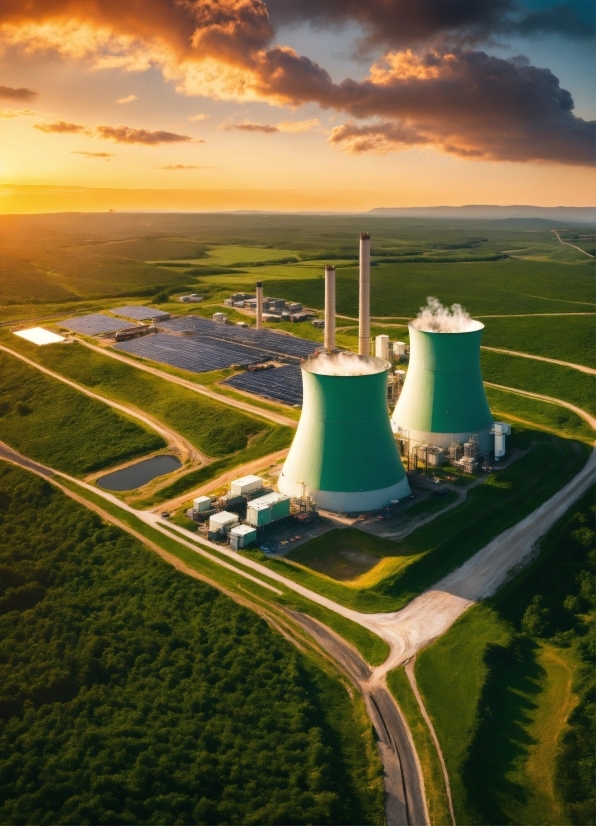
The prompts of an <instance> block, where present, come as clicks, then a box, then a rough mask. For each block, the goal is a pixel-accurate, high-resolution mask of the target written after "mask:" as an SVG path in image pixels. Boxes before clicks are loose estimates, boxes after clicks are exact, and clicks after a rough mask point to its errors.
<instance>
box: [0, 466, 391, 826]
mask: <svg viewBox="0 0 596 826" xmlns="http://www.w3.org/2000/svg"><path fill="white" fill-rule="evenodd" d="M0 640H1V642H0V822H2V823H15V824H21V823H22V824H29V823H36V824H37V823H40V824H50V823H77V824H79V823H84V824H90V823H92V824H95V823H97V824H116V823H123V822H125V823H156V824H161V823H164V824H165V823H176V824H177V823H180V824H183V823H184V824H186V823H197V824H203V823H205V824H206V823H230V824H261V823H262V824H273V823H297V824H300V823H304V824H307V823H334V824H335V823H338V824H341V823H346V824H347V823H354V822H358V823H382V822H383V791H382V781H381V779H380V775H379V772H378V769H377V768H375V765H378V764H375V761H374V760H373V761H372V764H373V769H371V768H370V756H371V755H370V749H367V747H366V744H367V742H370V731H366V729H365V727H364V725H363V723H362V717H361V715H359V714H358V711H357V709H356V710H355V707H354V706H353V705H352V703H351V701H350V698H349V696H348V693H347V691H346V690H345V688H344V687H343V685H341V683H340V682H339V681H338V680H336V679H335V678H332V677H331V676H330V675H329V674H328V673H326V672H325V671H323V670H321V669H320V668H318V667H316V666H315V664H314V663H313V662H312V661H311V660H310V659H308V658H307V657H306V656H304V655H303V654H302V653H300V652H299V651H297V650H296V649H295V648H294V647H293V646H292V645H290V644H289V643H288V642H287V641H286V640H285V639H283V637H282V636H281V635H279V634H278V633H276V632H274V631H272V630H271V629H270V628H269V627H268V625H267V624H266V623H265V622H264V621H263V620H262V619H261V618H259V617H258V616H256V615H255V614H254V613H252V612H250V611H248V610H247V609H245V608H244V607H241V606H239V605H237V604H236V603H235V602H233V601H231V600H230V599H228V598H227V597H225V596H223V595H222V594H220V593H219V592H218V591H216V590H215V589H214V588H212V587H210V586H208V585H206V584H203V583H202V582H198V581H196V580H194V579H191V578H189V577H188V576H186V575H184V574H182V573H180V572H178V571H176V570H175V569H174V568H172V567H171V566H169V565H168V564H167V563H166V562H164V561H163V560H161V559H160V558H158V557H156V556H155V555H154V554H152V553H151V552H150V551H149V550H147V549H146V548H144V547H143V546H142V545H141V544H140V543H139V542H137V541H136V540H134V539H133V538H132V537H129V536H128V535H127V534H125V533H123V532H121V531H119V530H117V529H116V528H114V527H112V526H107V525H106V524H105V523H103V522H102V521H101V520H100V519H99V517H98V516H97V515H95V514H94V513H92V512H90V511H87V510H86V509H84V508H83V507H81V506H80V505H78V504H77V503H75V502H73V501H72V500H70V499H69V498H67V497H66V496H65V495H63V494H62V493H61V492H60V491H57V490H56V489H55V488H53V487H52V486H51V485H50V484H49V483H48V482H46V481H44V480H41V479H39V478H37V477H35V476H33V475H32V474H29V473H26V472H25V471H22V470H21V469H16V468H14V467H12V466H10V465H7V464H5V463H2V464H1V465H0ZM367 752H368V753H367Z"/></svg>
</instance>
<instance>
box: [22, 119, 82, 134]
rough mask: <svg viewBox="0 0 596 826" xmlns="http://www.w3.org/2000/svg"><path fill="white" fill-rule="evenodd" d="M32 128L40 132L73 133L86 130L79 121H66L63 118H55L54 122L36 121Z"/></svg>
mask: <svg viewBox="0 0 596 826" xmlns="http://www.w3.org/2000/svg"><path fill="white" fill-rule="evenodd" d="M33 128H34V129H39V131H40V132H58V133H59V134H74V133H76V132H85V131H86V127H85V126H81V125H80V124H79V123H67V122H66V121H63V120H57V121H55V122H54V123H36V124H34V125H33Z"/></svg>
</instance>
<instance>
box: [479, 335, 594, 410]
mask: <svg viewBox="0 0 596 826" xmlns="http://www.w3.org/2000/svg"><path fill="white" fill-rule="evenodd" d="M480 363H481V366H482V376H483V378H484V381H490V382H494V383H495V384H502V385H503V386H505V387H514V388H516V389H518V390H529V391H530V392H531V393H542V394H543V395H546V396H552V397H553V398H555V399H563V400H564V401H567V402H571V404H575V405H577V406H578V407H581V408H582V410H587V411H588V413H592V414H594V413H596V396H595V394H594V379H595V378H596V377H594V376H590V375H588V374H587V373H580V372H579V371H578V370H574V369H573V368H571V367H561V366H560V365H558V364H547V363H546V362H540V361H534V360H532V359H525V358H521V357H520V356H509V355H504V354H503V353H492V352H490V351H487V350H483V351H482V353H481V356H480Z"/></svg>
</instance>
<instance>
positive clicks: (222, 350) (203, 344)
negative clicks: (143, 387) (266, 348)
mask: <svg viewBox="0 0 596 826" xmlns="http://www.w3.org/2000/svg"><path fill="white" fill-rule="evenodd" d="M116 349H118V350H124V351H125V352H127V353H132V354H133V355H135V356H141V357H142V358H146V359H151V360H152V361H159V362H162V363H163V364H169V365H171V366H172V367H179V368H180V369H181V370H189V371H190V372H192V373H207V372H209V371H210V370H222V369H223V368H225V367H232V365H234V364H242V365H248V364H257V363H258V362H260V361H264V360H266V359H267V358H268V356H267V354H265V353H262V352H260V351H258V350H255V349H251V348H249V347H238V346H236V345H235V344H233V343H232V342H228V341H215V340H214V339H209V338H203V337H202V336H188V337H184V338H183V337H180V336H172V335H168V334H167V333H155V334H153V335H149V336H143V337H142V338H135V339H131V340H130V341H123V342H121V343H119V344H116Z"/></svg>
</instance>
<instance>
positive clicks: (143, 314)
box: [110, 304, 170, 321]
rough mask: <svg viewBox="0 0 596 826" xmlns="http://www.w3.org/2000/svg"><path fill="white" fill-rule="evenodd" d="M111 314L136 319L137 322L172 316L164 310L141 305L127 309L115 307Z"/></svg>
mask: <svg viewBox="0 0 596 826" xmlns="http://www.w3.org/2000/svg"><path fill="white" fill-rule="evenodd" d="M110 312H111V313H114V315H122V316H124V318H135V319H136V320H137V321H146V320H147V319H148V318H155V319H160V318H168V317H169V315H170V314H169V313H165V312H164V311H163V310H156V309H155V307H145V306H142V305H139V304H135V305H134V306H133V305H131V306H127V307H114V309H113V310H110Z"/></svg>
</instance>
